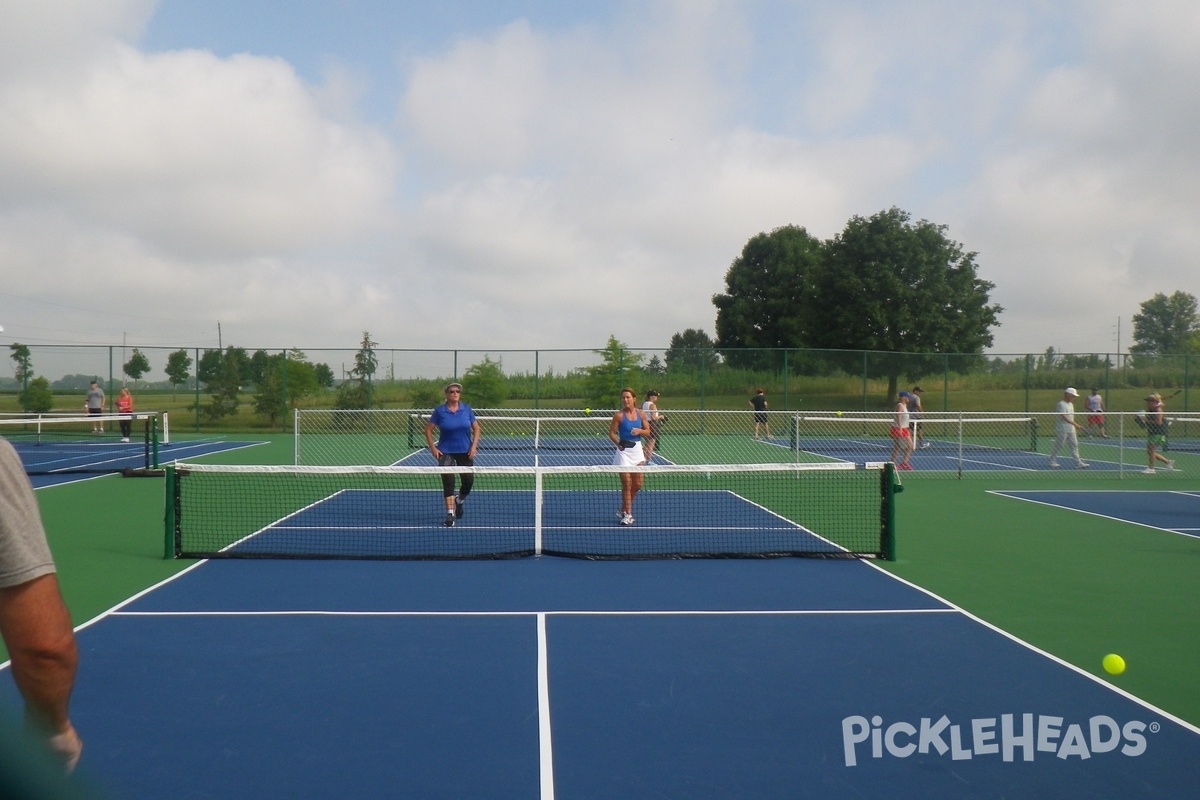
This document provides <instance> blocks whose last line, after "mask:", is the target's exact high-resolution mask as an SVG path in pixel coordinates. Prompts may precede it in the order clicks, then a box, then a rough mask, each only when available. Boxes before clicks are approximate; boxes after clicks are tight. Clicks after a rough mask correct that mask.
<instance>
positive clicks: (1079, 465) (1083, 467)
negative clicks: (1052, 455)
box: [1075, 461, 1091, 469]
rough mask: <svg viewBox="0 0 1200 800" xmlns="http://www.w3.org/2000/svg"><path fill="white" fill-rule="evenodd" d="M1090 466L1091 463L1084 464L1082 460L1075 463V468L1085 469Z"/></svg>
mask: <svg viewBox="0 0 1200 800" xmlns="http://www.w3.org/2000/svg"><path fill="white" fill-rule="evenodd" d="M1090 466H1091V464H1085V463H1084V462H1082V461H1080V462H1079V463H1078V464H1076V465H1075V469H1087V468H1088V467H1090Z"/></svg>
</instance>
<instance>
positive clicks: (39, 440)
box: [0, 414, 157, 475]
mask: <svg viewBox="0 0 1200 800" xmlns="http://www.w3.org/2000/svg"><path fill="white" fill-rule="evenodd" d="M155 419H156V415H154V414H101V415H96V416H85V417H64V416H23V417H5V418H3V419H0V436H2V437H3V438H5V439H7V440H8V441H9V442H10V443H11V444H12V445H13V447H14V448H15V449H16V451H17V454H18V455H20V457H21V461H22V462H23V463H24V465H25V472H26V473H27V474H30V475H46V474H57V473H103V472H122V471H125V470H144V469H149V468H151V467H152V466H154V462H155V458H156V456H155V451H156V449H157V448H156V446H155V445H156V441H155V432H156V426H155ZM123 423H124V424H125V425H127V427H128V435H126V432H125V431H124V430H123V429H122V424H123Z"/></svg>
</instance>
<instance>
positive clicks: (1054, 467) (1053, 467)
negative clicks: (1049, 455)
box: [1050, 461, 1058, 469]
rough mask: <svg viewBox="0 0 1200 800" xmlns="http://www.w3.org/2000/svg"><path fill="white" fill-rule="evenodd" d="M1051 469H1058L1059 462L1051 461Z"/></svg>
mask: <svg viewBox="0 0 1200 800" xmlns="http://www.w3.org/2000/svg"><path fill="white" fill-rule="evenodd" d="M1050 467H1051V468H1052V469H1058V462H1057V461H1051V462H1050Z"/></svg>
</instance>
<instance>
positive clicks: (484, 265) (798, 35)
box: [0, 0, 1200, 353]
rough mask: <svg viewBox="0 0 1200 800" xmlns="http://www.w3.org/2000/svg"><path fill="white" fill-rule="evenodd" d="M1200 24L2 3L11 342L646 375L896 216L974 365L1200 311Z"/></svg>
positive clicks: (1146, 4)
mask: <svg viewBox="0 0 1200 800" xmlns="http://www.w3.org/2000/svg"><path fill="white" fill-rule="evenodd" d="M1198 97H1200V4H1197V3H1196V2H1195V0H1178V2H1176V1H1175V0H1161V1H1159V0H1136V2H1118V1H1114V0H1081V1H1080V2H1070V0H1062V1H1061V2H1054V3H1047V2H1042V1H1041V0H995V2H993V1H992V0H974V1H973V2H970V3H964V2H960V0H945V1H944V2H939V1H938V0H929V1H928V2H925V1H922V0H908V1H905V0H895V1H887V0H879V1H878V2H871V1H870V0H811V1H809V2H805V1H803V0H778V1H776V0H761V1H756V0H745V1H744V2H737V1H736V0H711V1H706V0H676V1H675V2H670V1H664V2H654V1H652V0H646V1H645V2H642V1H640V0H639V1H632V0H631V1H630V2H617V1H616V0H613V1H612V2H606V1H604V0H601V2H596V0H590V1H589V2H575V1H574V0H469V1H468V0H462V1H459V2H455V0H445V2H436V3H435V2H415V1H414V2H397V0H162V2H152V0H39V2H36V3H33V2H28V0H0V276H2V280H0V324H3V325H4V327H5V331H4V333H3V334H0V342H2V343H3V344H4V345H5V346H7V344H8V343H10V342H13V341H18V342H22V343H26V344H34V345H36V344H62V343H104V344H119V343H121V342H122V341H126V342H128V343H129V344H130V345H138V344H140V345H145V346H172V347H174V346H180V347H210V346H215V345H216V343H217V335H218V333H217V332H218V323H220V326H221V331H222V335H223V342H224V343H225V344H226V345H228V344H231V343H232V344H237V345H239V346H244V347H247V348H250V349H257V348H259V347H264V348H277V347H280V348H281V347H301V348H319V347H348V348H353V347H355V346H357V344H358V342H359V339H360V338H361V334H362V332H363V331H364V330H369V331H370V332H371V333H372V335H373V338H374V339H375V340H376V341H378V342H379V343H380V344H381V346H383V347H390V348H455V347H457V348H467V349H485V348H593V347H600V346H602V345H603V344H604V342H605V340H606V339H607V337H608V336H609V335H610V334H615V335H616V336H617V337H618V338H619V339H620V340H622V341H623V342H625V343H626V344H629V345H631V346H634V347H646V348H651V347H663V346H665V345H666V344H667V342H668V341H669V340H670V337H671V335H672V334H674V333H676V332H679V331H682V330H684V329H686V328H701V329H703V330H705V331H706V332H708V333H709V334H710V335H712V334H713V333H714V329H713V321H714V317H715V310H714V307H713V305H712V302H711V297H712V295H713V294H714V293H718V292H720V291H722V289H723V288H724V282H723V280H724V274H725V271H726V269H727V268H728V267H729V264H730V262H731V261H732V260H733V259H734V258H735V257H736V256H737V255H738V253H739V251H740V250H741V247H742V246H743V245H744V244H745V242H746V240H747V239H748V238H750V237H751V236H754V235H755V234H757V233H759V232H762V231H769V230H771V229H773V228H776V227H779V226H781V225H787V224H795V225H802V226H804V227H806V228H808V230H809V231H810V232H811V233H813V234H815V235H817V236H819V237H822V238H827V237H831V236H833V235H835V234H836V233H837V232H839V231H840V230H841V229H842V227H843V226H844V225H845V223H846V221H847V220H848V219H849V218H850V217H851V216H854V215H864V216H866V215H870V214H873V213H875V212H878V211H881V210H884V209H886V208H889V207H891V206H899V207H900V208H903V209H905V210H906V211H908V212H909V213H910V214H911V215H912V216H913V218H914V219H921V218H924V219H928V220H931V221H933V222H936V223H940V224H945V225H946V226H948V232H949V235H950V237H951V238H953V239H955V240H957V241H959V242H961V243H962V244H963V245H964V246H965V247H966V249H968V250H973V251H976V252H978V254H979V255H978V263H979V266H980V274H981V277H983V278H985V279H986V280H990V281H992V282H993V283H995V284H996V289H995V290H994V291H993V293H992V299H993V301H995V302H998V303H1000V304H1001V305H1002V306H1004V308H1005V311H1004V313H1003V314H1002V315H1001V318H1000V319H1001V323H1002V324H1001V326H1000V327H999V328H998V329H997V330H996V331H995V346H994V348H993V351H994V352H997V353H1014V352H1041V351H1043V350H1045V348H1046V347H1048V346H1054V347H1055V348H1056V349H1058V350H1060V351H1068V352H1111V351H1113V350H1114V349H1115V348H1116V346H1117V330H1118V320H1121V337H1122V339H1121V342H1120V343H1121V347H1122V349H1125V348H1126V347H1127V346H1128V345H1129V344H1130V343H1131V339H1130V332H1131V328H1132V324H1131V321H1130V318H1131V316H1132V315H1133V314H1134V313H1136V312H1137V310H1138V306H1139V304H1140V302H1141V301H1143V300H1145V299H1147V298H1149V297H1150V296H1152V295H1153V294H1154V293H1156V292H1164V293H1171V292H1173V291H1176V290H1183V291H1187V292H1190V293H1192V294H1197V295H1200V277H1198V276H1200V269H1197V265H1198V264H1200V188H1198V178H1197V176H1200V163H1198V162H1200V135H1198V133H1197V132H1198V131H1200V103H1198V102H1197V98H1198Z"/></svg>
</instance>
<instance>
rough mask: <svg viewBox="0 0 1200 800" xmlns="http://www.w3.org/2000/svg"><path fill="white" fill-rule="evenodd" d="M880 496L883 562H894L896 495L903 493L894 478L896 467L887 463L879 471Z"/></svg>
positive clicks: (902, 488) (902, 489) (901, 487)
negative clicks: (880, 482) (881, 499)
mask: <svg viewBox="0 0 1200 800" xmlns="http://www.w3.org/2000/svg"><path fill="white" fill-rule="evenodd" d="M879 474H880V481H882V484H883V485H882V486H881V487H880V496H881V497H882V498H883V530H882V531H881V533H882V539H883V541H882V542H881V544H882V545H883V547H882V548H881V549H882V550H883V558H884V560H885V561H895V560H896V494H897V493H899V492H902V491H904V487H903V486H901V485H900V483H899V481H898V479H897V477H896V465H895V464H893V463H892V462H890V461H888V462H887V463H885V464H884V465H883V469H882V470H880V473H879Z"/></svg>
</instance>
